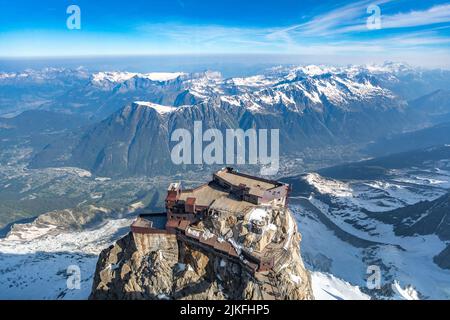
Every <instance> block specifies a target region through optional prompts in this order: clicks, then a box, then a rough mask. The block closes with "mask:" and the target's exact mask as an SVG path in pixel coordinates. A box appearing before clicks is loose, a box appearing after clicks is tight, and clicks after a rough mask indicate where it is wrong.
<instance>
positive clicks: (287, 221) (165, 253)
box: [90, 210, 314, 300]
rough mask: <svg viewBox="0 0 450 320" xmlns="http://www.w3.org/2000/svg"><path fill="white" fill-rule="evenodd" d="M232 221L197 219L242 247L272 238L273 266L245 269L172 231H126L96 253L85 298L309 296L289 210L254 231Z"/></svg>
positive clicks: (236, 262) (254, 298) (252, 245)
mask: <svg viewBox="0 0 450 320" xmlns="http://www.w3.org/2000/svg"><path fill="white" fill-rule="evenodd" d="M214 219H219V220H220V217H219V218H218V217H215V218H214ZM221 222H223V223H221ZM234 222H235V223H233V221H217V220H216V221H214V223H213V221H204V222H202V224H204V226H203V227H204V228H208V230H209V231H210V232H213V233H215V234H218V235H219V234H221V233H222V232H226V234H227V235H228V236H229V237H230V239H233V240H234V241H235V243H236V245H237V246H240V247H241V246H242V248H244V247H245V246H247V248H254V250H257V249H258V248H260V247H263V246H266V245H267V243H268V242H270V243H271V244H272V245H276V244H277V243H278V244H279V246H280V248H281V249H280V250H278V251H277V253H276V255H277V258H276V261H277V263H276V265H275V267H274V268H273V269H271V270H269V271H264V272H251V271H250V270H248V268H246V267H245V265H244V264H243V263H240V262H239V261H238V260H233V259H227V258H226V257H224V256H220V255H218V254H215V253H214V252H211V251H206V250H204V248H201V247H198V246H195V245H193V244H192V243H186V242H183V241H180V240H179V239H177V236H176V235H172V234H137V233H132V232H130V233H129V234H128V235H126V236H125V237H124V238H122V239H120V240H119V241H118V242H117V243H116V244H115V245H114V246H111V247H110V248H107V249H105V250H104V251H103V252H102V253H101V254H100V257H99V260H98V263H97V269H96V273H95V277H94V283H93V288H92V293H91V296H90V299H188V300H189V299H195V300H197V299H198V300H203V299H209V300H223V299H236V300H266V299H270V300H273V299H294V300H303V299H314V297H313V294H312V289H311V280H310V275H309V272H308V271H307V270H306V269H305V267H304V264H303V261H302V258H301V256H300V248H299V246H300V240H301V236H300V234H299V233H298V231H297V226H296V224H295V223H294V220H293V218H292V216H291V213H290V211H289V210H284V212H283V213H279V212H278V213H273V214H272V215H271V216H270V221H269V222H270V224H269V225H270V227H269V228H268V229H270V230H267V231H268V232H263V233H262V234H260V235H259V234H254V233H252V232H250V231H249V230H248V228H247V227H246V226H247V225H248V221H246V220H245V218H244V219H243V220H241V221H239V222H236V221H234ZM215 226H216V227H215ZM229 230H231V232H230V231H229ZM230 239H228V240H230ZM251 250H253V249H251ZM280 252H281V254H280ZM274 254H275V253H274Z"/></svg>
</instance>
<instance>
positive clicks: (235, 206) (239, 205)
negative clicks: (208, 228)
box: [209, 196, 256, 214]
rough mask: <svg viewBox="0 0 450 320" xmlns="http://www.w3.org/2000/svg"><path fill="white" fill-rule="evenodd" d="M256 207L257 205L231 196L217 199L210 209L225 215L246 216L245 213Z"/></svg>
mask: <svg viewBox="0 0 450 320" xmlns="http://www.w3.org/2000/svg"><path fill="white" fill-rule="evenodd" d="M255 206H256V205H254V204H252V203H250V202H246V201H240V200H237V199H234V198H232V197H229V196H224V197H220V198H218V199H216V200H215V201H214V202H213V203H212V204H211V206H210V207H209V208H210V209H211V210H216V211H220V212H224V213H232V214H237V213H242V214H245V212H247V211H248V210H249V209H250V208H253V207H255Z"/></svg>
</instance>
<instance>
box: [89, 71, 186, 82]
mask: <svg viewBox="0 0 450 320" xmlns="http://www.w3.org/2000/svg"><path fill="white" fill-rule="evenodd" d="M183 75H185V73H183V72H151V73H136V72H126V71H124V72H119V71H111V72H98V73H94V74H93V75H92V81H93V82H94V83H101V82H104V81H107V82H112V83H121V82H125V81H127V80H130V79H131V78H134V77H136V78H142V79H147V80H151V81H161V82H163V81H170V80H174V79H176V78H178V77H180V76H183Z"/></svg>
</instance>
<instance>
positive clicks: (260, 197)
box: [131, 168, 290, 272]
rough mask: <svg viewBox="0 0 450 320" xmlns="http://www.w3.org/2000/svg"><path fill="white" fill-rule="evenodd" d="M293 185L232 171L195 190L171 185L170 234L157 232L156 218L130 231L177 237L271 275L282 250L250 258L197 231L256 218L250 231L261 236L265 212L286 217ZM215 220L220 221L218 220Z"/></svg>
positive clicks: (136, 224)
mask: <svg viewBox="0 0 450 320" xmlns="http://www.w3.org/2000/svg"><path fill="white" fill-rule="evenodd" d="M289 191H290V188H289V185H286V184H283V183H280V182H278V181H273V180H267V179H263V178H258V177H254V176H250V175H247V174H243V173H240V172H237V171H235V170H234V169H232V168H224V169H222V170H220V171H218V172H216V173H214V174H213V179H212V181H210V182H209V183H206V184H203V185H201V186H199V187H197V188H194V189H185V190H183V188H182V185H181V183H171V184H170V186H169V188H168V191H167V197H166V201H165V206H166V212H165V215H166V217H167V222H166V224H165V229H158V228H156V227H154V225H153V221H152V217H153V216H154V215H152V214H144V215H140V216H139V217H138V218H137V219H136V221H134V222H133V224H132V225H131V231H132V232H133V233H141V234H175V235H176V236H177V239H178V240H179V241H181V242H185V243H188V244H191V245H193V246H197V247H201V248H202V249H204V250H206V251H210V252H214V253H215V254H217V255H219V256H223V257H225V258H228V259H233V260H235V261H236V262H239V263H241V264H242V262H244V266H245V267H246V268H248V269H249V270H251V271H253V272H258V271H267V270H270V269H272V268H273V267H274V264H275V255H274V254H272V251H273V250H275V251H276V250H277V249H279V248H280V247H281V245H278V246H277V245H276V244H273V243H269V244H268V245H267V246H264V248H260V250H254V251H252V252H248V251H247V250H245V249H243V248H242V246H239V245H238V244H236V243H235V242H234V241H233V240H232V239H228V241H227V240H225V239H224V238H223V237H221V236H218V235H215V234H212V233H211V232H210V231H208V230H207V229H205V228H201V227H198V224H199V222H201V221H204V220H205V219H211V220H212V221H216V220H217V219H216V218H218V217H220V218H221V219H220V221H225V220H226V219H227V218H229V217H232V218H233V219H241V220H242V219H243V217H244V216H246V215H247V216H251V217H256V218H257V219H254V220H252V225H251V226H250V230H252V232H254V233H258V232H262V230H263V229H264V226H263V224H264V221H262V220H261V219H260V217H259V216H261V217H262V216H264V214H265V212H266V210H279V211H280V212H282V211H283V210H284V208H285V206H286V202H287V198H288V195H289ZM215 219H216V220H215Z"/></svg>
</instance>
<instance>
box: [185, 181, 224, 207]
mask: <svg viewBox="0 0 450 320" xmlns="http://www.w3.org/2000/svg"><path fill="white" fill-rule="evenodd" d="M226 195H228V192H225V191H223V190H221V189H219V188H218V187H216V186H215V185H214V184H211V183H210V184H204V185H202V186H200V187H198V188H195V189H192V190H183V191H182V192H181V195H180V200H182V201H187V200H188V198H195V199H196V201H195V205H197V206H205V207H208V206H210V205H211V203H212V202H213V201H214V200H216V199H217V198H220V197H222V196H226Z"/></svg>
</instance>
